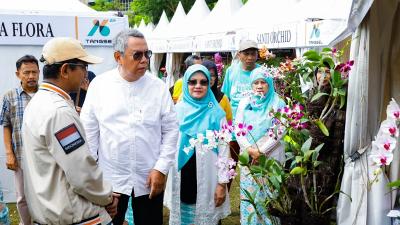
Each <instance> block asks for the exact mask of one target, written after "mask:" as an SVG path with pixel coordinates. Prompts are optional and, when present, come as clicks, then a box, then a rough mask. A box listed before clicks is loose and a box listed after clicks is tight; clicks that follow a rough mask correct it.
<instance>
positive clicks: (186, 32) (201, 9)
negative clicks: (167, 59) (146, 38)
mask: <svg viewBox="0 0 400 225" xmlns="http://www.w3.org/2000/svg"><path fill="white" fill-rule="evenodd" d="M209 14H210V9H209V8H208V6H207V4H206V2H205V0H196V1H195V2H194V4H193V6H192V8H191V9H190V11H189V12H188V14H187V16H186V18H185V23H181V24H179V26H177V27H176V29H175V30H174V31H173V33H172V34H171V36H170V37H169V43H168V45H169V48H170V49H171V50H172V49H173V52H192V51H193V49H194V43H193V41H194V39H193V37H191V34H192V33H193V31H194V30H195V29H197V28H198V26H199V25H200V24H201V22H202V21H203V20H204V19H206V18H207V16H208V15H209Z"/></svg>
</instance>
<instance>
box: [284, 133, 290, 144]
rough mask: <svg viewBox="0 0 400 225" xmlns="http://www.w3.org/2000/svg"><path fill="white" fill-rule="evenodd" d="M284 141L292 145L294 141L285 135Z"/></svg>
mask: <svg viewBox="0 0 400 225" xmlns="http://www.w3.org/2000/svg"><path fill="white" fill-rule="evenodd" d="M283 140H284V141H285V142H287V143H290V142H291V141H292V138H291V137H290V136H289V135H285V137H283Z"/></svg>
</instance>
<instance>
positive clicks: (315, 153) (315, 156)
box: [312, 143, 324, 161]
mask: <svg viewBox="0 0 400 225" xmlns="http://www.w3.org/2000/svg"><path fill="white" fill-rule="evenodd" d="M323 146H324V143H322V144H320V145H318V146H317V147H316V148H315V149H314V150H315V152H314V154H313V155H312V160H313V161H316V160H317V159H318V156H319V152H320V151H321V149H322V147H323Z"/></svg>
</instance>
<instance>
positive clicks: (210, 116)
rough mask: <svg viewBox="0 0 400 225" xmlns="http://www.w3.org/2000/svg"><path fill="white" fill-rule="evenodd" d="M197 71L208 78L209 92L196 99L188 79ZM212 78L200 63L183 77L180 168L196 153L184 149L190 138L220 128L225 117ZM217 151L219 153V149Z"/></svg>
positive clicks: (177, 109) (180, 113) (177, 107)
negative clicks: (214, 91) (212, 87)
mask: <svg viewBox="0 0 400 225" xmlns="http://www.w3.org/2000/svg"><path fill="white" fill-rule="evenodd" d="M196 72H201V73H203V74H204V75H205V76H206V78H207V80H208V88H207V94H206V95H205V96H204V97H203V98H201V99H195V98H193V97H192V96H191V95H190V94H189V88H188V81H189V79H190V78H191V77H192V76H193V75H194V74H195V73H196ZM210 79H211V78H210V72H209V71H208V69H207V68H206V67H204V66H202V65H199V64H195V65H192V66H190V67H189V68H188V69H187V70H186V72H185V75H184V77H183V85H182V93H183V99H182V101H180V102H179V103H178V104H177V105H176V111H177V115H178V121H179V131H180V132H181V139H180V143H179V149H178V151H179V153H178V170H181V169H182V167H183V166H184V165H185V164H186V163H187V162H188V161H189V159H190V158H191V157H192V155H193V153H194V151H189V153H188V154H186V153H185V152H184V150H183V149H184V148H185V147H188V146H189V145H190V144H189V140H190V138H196V137H197V134H199V133H203V134H205V132H206V130H219V129H220V127H221V124H220V122H221V119H222V118H224V117H225V112H224V111H223V110H222V109H221V107H220V106H219V104H218V102H217V100H216V99H215V97H214V94H213V92H212V91H211V89H210ZM215 152H216V153H218V151H217V149H215Z"/></svg>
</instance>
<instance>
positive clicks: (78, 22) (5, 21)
mask: <svg viewBox="0 0 400 225" xmlns="http://www.w3.org/2000/svg"><path fill="white" fill-rule="evenodd" d="M126 28H128V18H127V17H99V18H96V17H76V16H44V15H4V14H2V16H1V17H0V45H44V44H45V43H46V42H47V41H48V40H50V39H51V38H53V37H72V38H77V39H79V40H80V41H81V42H82V44H83V45H93V46H111V45H112V39H113V38H114V37H115V35H117V34H118V32H120V31H121V30H123V29H126Z"/></svg>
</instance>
